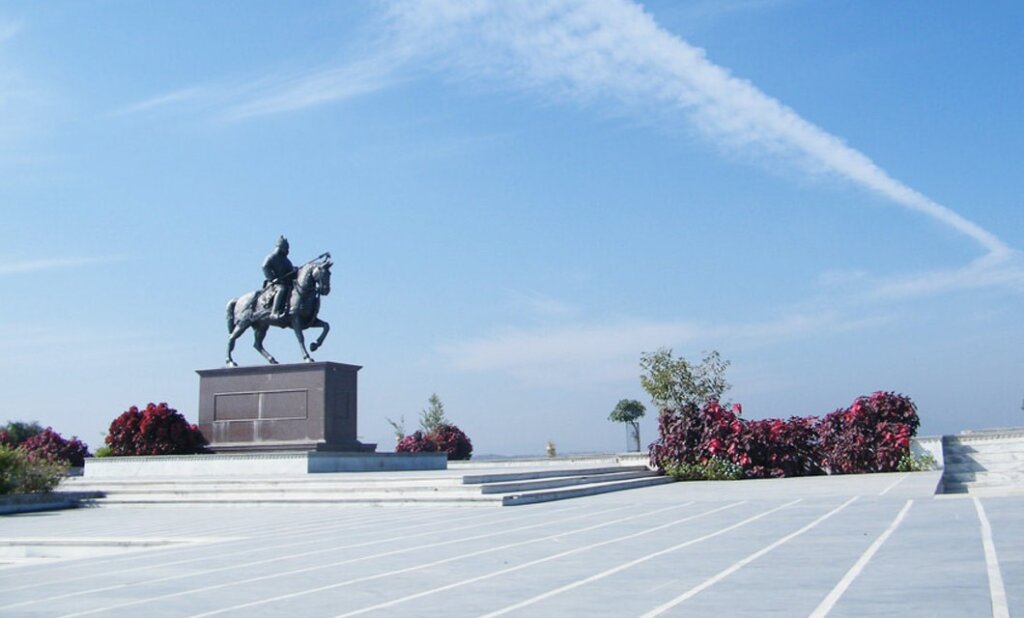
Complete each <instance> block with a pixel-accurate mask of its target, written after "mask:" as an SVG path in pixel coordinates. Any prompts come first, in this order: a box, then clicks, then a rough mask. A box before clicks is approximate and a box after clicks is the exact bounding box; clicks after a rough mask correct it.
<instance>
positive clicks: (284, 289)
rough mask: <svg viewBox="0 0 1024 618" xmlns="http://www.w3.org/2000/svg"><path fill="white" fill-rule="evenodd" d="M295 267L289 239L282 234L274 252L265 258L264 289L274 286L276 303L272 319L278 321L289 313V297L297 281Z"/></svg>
mask: <svg viewBox="0 0 1024 618" xmlns="http://www.w3.org/2000/svg"><path fill="white" fill-rule="evenodd" d="M296 272H297V271H296V270H295V267H294V266H293V265H292V262H291V260H289V259H288V239H287V238H285V237H284V236H281V237H280V238H278V239H277V246H276V247H275V248H274V251H273V253H271V254H270V255H268V256H267V258H266V259H265V260H263V276H264V277H265V281H264V282H263V289H264V290H266V289H268V288H273V291H274V303H273V305H272V306H271V310H270V320H271V321H277V320H280V319H282V318H284V317H285V316H286V315H288V299H289V297H290V296H291V294H292V285H293V284H294V283H295V275H296Z"/></svg>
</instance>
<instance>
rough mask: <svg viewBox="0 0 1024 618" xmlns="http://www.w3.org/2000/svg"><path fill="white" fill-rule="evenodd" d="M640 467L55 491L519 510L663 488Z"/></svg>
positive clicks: (202, 480) (113, 500)
mask: <svg viewBox="0 0 1024 618" xmlns="http://www.w3.org/2000/svg"><path fill="white" fill-rule="evenodd" d="M670 481H671V479H667V478H666V477H663V476H657V474H656V473H654V472H651V471H650V470H648V469H647V467H646V466H642V465H629V466H623V465H618V466H590V467H584V466H569V467H566V468H552V467H545V468H543V469H533V470H522V471H518V472H505V471H502V472H492V473H483V474H466V475H457V474H432V473H430V472H427V473H422V472H421V473H399V474H386V475H381V474H366V475H362V474H313V475H308V476H284V477H282V476H270V477H262V478H245V477H239V476H230V477H191V478H177V479H176V478H167V477H156V478H152V477H150V478H92V479H90V478H89V477H75V478H70V479H67V480H65V482H64V483H63V484H62V489H67V490H74V491H77V492H82V491H92V492H99V493H100V494H102V497H100V498H98V499H97V500H96V501H95V503H96V504H99V505H106V506H145V505H172V504H173V505H183V506H187V505H212V504H218V505H282V504H449V505H518V504H531V503H534V502H547V501H551V500H564V499H567V498H575V497H580V496H588V495H594V494H598V493H606V492H610V491H623V490H627V489H635V488H639V487H647V486H650V485H654V484H661V483H664V482H670Z"/></svg>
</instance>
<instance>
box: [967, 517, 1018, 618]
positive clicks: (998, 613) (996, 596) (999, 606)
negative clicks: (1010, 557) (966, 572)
mask: <svg viewBox="0 0 1024 618" xmlns="http://www.w3.org/2000/svg"><path fill="white" fill-rule="evenodd" d="M974 509H975V510H976V511H978V521H980V522H981V543H982V545H984V547H985V565H986V566H987V567H988V592H989V596H991V597H992V618H1010V606H1009V605H1008V604H1007V603H1006V588H1005V587H1003V574H1002V571H1000V570H999V557H998V556H996V544H995V541H993V540H992V525H991V524H989V523H988V516H987V515H985V507H983V506H982V505H981V500H978V498H974Z"/></svg>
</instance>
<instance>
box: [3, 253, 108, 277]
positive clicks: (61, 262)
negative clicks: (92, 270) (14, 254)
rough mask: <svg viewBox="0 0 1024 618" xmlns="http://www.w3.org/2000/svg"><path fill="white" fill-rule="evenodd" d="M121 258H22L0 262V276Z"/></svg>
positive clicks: (102, 262) (77, 266)
mask: <svg viewBox="0 0 1024 618" xmlns="http://www.w3.org/2000/svg"><path fill="white" fill-rule="evenodd" d="M121 259H123V258H121V257H118V256H107V257H71V258H46V259H39V260H23V261H20V262H8V263H6V264H0V276H4V275H21V274H26V273H34V272H40V271H45V270H55V269H60V268H80V267H82V266H90V265H93V264H105V263H109V262H117V261H119V260H121Z"/></svg>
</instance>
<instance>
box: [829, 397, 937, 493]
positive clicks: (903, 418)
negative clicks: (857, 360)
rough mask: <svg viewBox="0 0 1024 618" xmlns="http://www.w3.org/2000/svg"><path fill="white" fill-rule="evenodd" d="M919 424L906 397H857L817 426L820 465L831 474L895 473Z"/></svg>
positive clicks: (913, 409) (906, 453)
mask: <svg viewBox="0 0 1024 618" xmlns="http://www.w3.org/2000/svg"><path fill="white" fill-rule="evenodd" d="M920 424H921V421H920V419H919V418H918V416H917V406H915V405H914V402H912V401H911V400H910V398H909V397H906V396H904V395H898V394H896V393H890V392H883V391H878V392H876V393H873V394H872V395H870V396H868V397H858V398H857V399H856V400H855V401H854V402H853V404H852V405H850V407H849V408H846V409H845V410H836V411H835V412H833V413H831V414H829V415H828V416H826V417H825V418H824V419H822V421H821V423H820V424H819V426H818V435H819V438H820V440H821V450H822V465H823V466H825V467H826V468H828V469H829V470H830V471H831V472H832V473H833V474H857V473H862V472H896V471H897V469H898V467H899V463H900V460H901V459H903V458H904V457H906V456H907V455H909V454H910V439H911V438H913V437H914V434H915V433H916V432H917V428H918V426H919V425H920Z"/></svg>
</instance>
